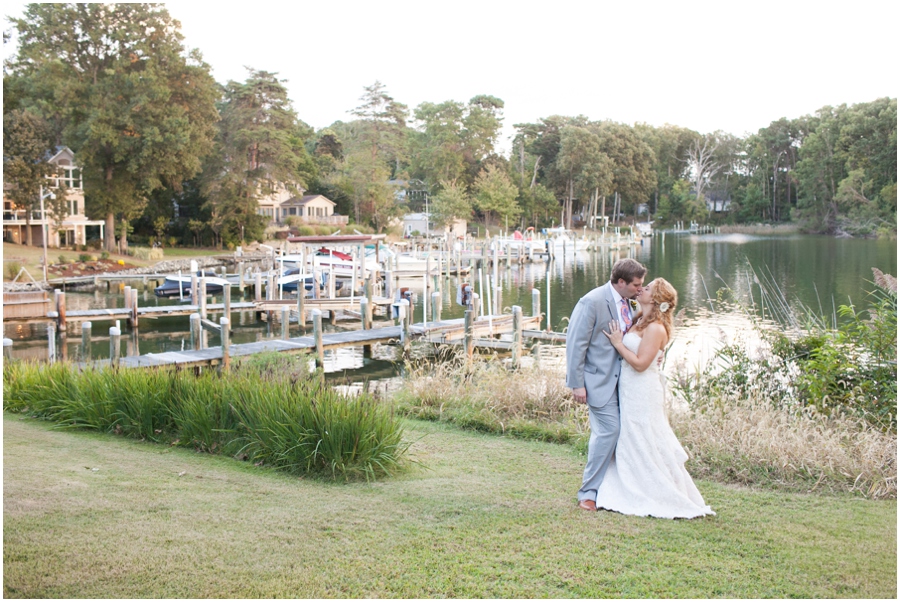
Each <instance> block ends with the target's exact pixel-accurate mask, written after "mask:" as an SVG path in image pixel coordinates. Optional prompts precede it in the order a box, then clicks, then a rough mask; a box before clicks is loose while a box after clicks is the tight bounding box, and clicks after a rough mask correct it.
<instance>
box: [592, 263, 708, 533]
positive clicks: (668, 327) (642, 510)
mask: <svg viewBox="0 0 900 602" xmlns="http://www.w3.org/2000/svg"><path fill="white" fill-rule="evenodd" d="M637 301H638V302H639V303H640V305H641V308H642V313H641V316H640V318H639V319H638V320H637V321H636V322H635V325H634V326H633V327H632V328H631V329H629V330H628V332H627V333H626V334H624V335H623V333H622V331H621V329H620V328H619V323H618V321H616V320H613V321H612V322H610V324H609V329H610V332H608V333H607V332H604V334H606V336H607V337H608V338H609V340H610V342H612V344H613V346H614V347H615V348H616V350H617V351H618V352H619V355H621V356H622V358H623V359H624V360H625V362H627V365H626V364H623V365H622V373H621V376H620V377H619V411H620V420H621V426H620V432H619V441H618V443H617V444H616V452H615V455H614V457H613V459H612V462H611V463H610V465H609V468H608V469H607V471H606V476H605V477H604V479H603V483H602V484H601V485H600V488H599V489H598V490H597V508H605V509H607V510H614V511H616V512H621V513H622V514H632V515H636V516H655V517H658V518H695V517H697V516H703V515H707V514H715V512H713V511H712V509H711V508H710V507H709V506H707V505H706V504H705V502H704V501H703V497H702V496H701V495H700V492H699V491H698V490H697V487H696V485H694V481H693V480H691V476H690V475H689V474H688V472H687V470H685V468H684V462H685V460H687V458H688V456H687V454H686V453H685V451H684V449H682V447H681V444H680V443H678V439H677V438H676V437H675V433H674V432H672V428H671V427H670V426H669V421H668V420H667V419H666V415H665V409H664V408H663V393H664V391H663V385H662V382H661V381H660V377H659V372H658V362H657V360H658V359H659V357H660V354H661V353H663V349H665V347H666V344H667V343H668V342H669V339H670V337H671V334H672V314H673V313H674V311H675V304H676V303H677V301H678V293H677V292H676V291H675V288H674V287H673V286H672V285H671V284H669V282H667V281H666V280H664V279H663V278H657V279H656V280H654V281H653V282H651V283H650V284H649V285H648V286H646V287H644V288H643V290H642V291H641V294H640V295H639V296H638V298H637Z"/></svg>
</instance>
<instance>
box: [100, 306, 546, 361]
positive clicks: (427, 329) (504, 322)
mask: <svg viewBox="0 0 900 602" xmlns="http://www.w3.org/2000/svg"><path fill="white" fill-rule="evenodd" d="M512 319H513V318H512V316H487V317H482V318H480V319H478V320H476V321H475V322H474V325H473V326H474V327H473V332H474V334H475V336H476V337H477V339H476V341H475V345H476V346H477V347H485V348H493V349H496V350H502V351H510V350H512V347H513V343H512V342H507V341H497V340H495V339H492V338H485V337H492V336H495V335H498V334H504V333H509V332H510V331H511V329H512ZM540 321H541V318H540V316H533V317H525V318H523V320H522V323H523V326H535V325H538V324H540ZM409 333H410V338H411V339H413V340H416V339H418V340H424V341H428V342H431V343H433V344H437V345H440V344H460V343H461V342H462V341H463V339H464V337H465V320H464V319H463V318H457V319H453V320H441V321H439V322H427V323H424V324H413V325H410V327H409ZM524 333H525V335H526V336H541V335H543V334H544V333H541V332H540V331H535V330H525V331H524ZM556 334H558V333H556ZM402 336H403V328H402V326H384V327H381V328H372V329H369V330H352V331H346V332H332V333H327V334H323V335H322V349H323V350H328V349H338V348H341V347H361V346H369V345H376V344H398V343H399V342H400V340H401V338H402ZM315 350H316V340H315V337H313V336H302V337H293V338H288V339H270V340H267V341H259V342H254V343H242V344H235V345H229V346H228V355H229V357H230V358H236V357H242V356H247V355H253V354H256V353H263V352H272V351H274V352H284V353H307V352H313V351H315ZM223 357H224V356H223V349H222V347H221V346H219V347H210V348H208V349H200V350H187V351H167V352H163V353H148V354H146V355H138V356H131V357H123V358H120V359H119V360H118V361H119V366H120V367H125V368H141V367H151V366H179V367H185V368H194V367H203V366H218V365H220V364H221V363H222V362H223ZM96 363H97V364H101V365H106V364H108V363H109V360H106V361H99V362H96Z"/></svg>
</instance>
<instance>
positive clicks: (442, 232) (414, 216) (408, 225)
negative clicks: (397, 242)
mask: <svg viewBox="0 0 900 602" xmlns="http://www.w3.org/2000/svg"><path fill="white" fill-rule="evenodd" d="M430 218H431V215H430V214H428V213H409V214H407V215H404V216H403V237H404V238H409V237H410V236H415V234H413V233H414V232H417V233H418V235H419V236H446V235H449V236H450V237H451V238H455V237H461V236H465V235H466V227H467V225H468V224H467V222H466V220H463V219H457V220H454V221H453V223H452V224H451V225H449V226H445V227H444V228H443V229H438V228H435V224H434V222H433V221H430Z"/></svg>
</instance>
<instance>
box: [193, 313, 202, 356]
mask: <svg viewBox="0 0 900 602" xmlns="http://www.w3.org/2000/svg"><path fill="white" fill-rule="evenodd" d="M200 329H201V326H200V314H191V347H192V348H193V349H194V351H199V349H200Z"/></svg>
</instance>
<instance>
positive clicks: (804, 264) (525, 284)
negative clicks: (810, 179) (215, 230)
mask: <svg viewBox="0 0 900 602" xmlns="http://www.w3.org/2000/svg"><path fill="white" fill-rule="evenodd" d="M628 256H631V257H634V258H635V259H637V260H638V261H640V262H642V263H644V264H645V265H646V266H647V267H648V270H649V273H648V280H649V279H652V278H654V277H657V276H663V277H665V278H666V279H667V280H669V281H670V282H671V283H672V284H673V285H674V286H675V287H676V288H677V289H678V292H679V312H680V313H679V320H678V322H677V325H678V328H677V330H676V334H675V339H674V341H673V347H672V350H671V351H670V353H669V360H667V365H666V370H667V371H671V370H673V369H675V367H676V366H678V365H679V364H687V365H688V366H699V365H702V364H703V363H704V362H705V361H707V359H708V358H709V357H710V356H711V354H712V353H714V351H715V349H716V348H717V346H718V345H720V344H721V342H722V341H730V340H733V339H734V338H735V337H741V336H743V337H752V336H753V332H752V328H751V326H752V322H751V319H750V318H748V317H747V316H745V315H744V314H743V313H741V312H739V311H736V310H735V309H734V308H733V306H730V305H726V304H723V303H719V302H717V301H716V292H717V291H718V290H719V289H721V288H723V287H728V288H730V289H731V290H732V291H733V292H734V294H735V296H737V297H738V298H739V299H741V300H743V301H745V302H749V301H751V300H752V301H755V302H757V303H758V302H759V300H760V285H759V284H758V283H757V281H756V280H755V279H754V273H755V274H756V275H757V277H758V279H759V280H762V281H763V284H764V285H766V286H765V288H767V289H770V290H772V289H773V288H777V289H779V290H780V291H781V293H782V294H783V296H784V298H785V299H786V300H787V301H788V302H789V304H790V306H791V307H792V309H793V311H795V312H797V313H802V311H803V309H802V307H803V306H806V307H807V308H811V309H812V310H813V312H814V313H816V314H817V315H821V316H829V317H830V316H831V314H832V312H833V309H834V307H836V306H838V305H841V304H848V303H850V302H851V301H852V302H853V303H854V304H856V305H857V306H863V305H865V303H866V297H867V295H866V291H868V290H871V288H872V285H871V284H869V281H871V280H872V279H873V276H872V271H871V268H872V267H877V268H878V269H880V270H882V271H883V272H885V273H888V274H893V275H896V274H897V243H896V241H884V240H856V239H835V238H830V237H818V236H805V235H794V236H752V235H741V234H730V235H697V236H694V235H672V234H668V235H665V236H663V235H657V236H655V237H653V238H652V239H646V240H645V241H644V244H643V245H641V246H636V247H633V248H631V249H629V250H627V251H626V250H621V251H601V252H596V253H594V252H591V253H579V254H577V255H574V256H573V255H571V254H570V255H569V256H567V257H565V258H558V259H557V260H556V261H554V262H551V263H546V264H541V263H536V264H525V265H521V266H517V265H513V266H511V267H510V268H508V269H507V268H506V267H505V265H503V266H501V267H500V269H499V270H498V271H497V280H498V283H499V285H500V286H501V289H502V297H501V299H502V306H503V307H504V308H506V311H509V309H508V308H509V307H511V306H512V305H520V306H522V308H523V310H524V311H525V313H526V314H530V313H531V311H532V289H535V288H536V289H538V290H539V291H540V297H541V310H542V311H543V312H547V313H549V316H550V327H551V328H552V330H554V331H562V330H564V329H565V328H566V324H567V320H568V316H569V315H570V313H571V311H572V308H573V307H574V306H575V304H576V303H577V301H578V299H579V298H580V297H581V296H582V295H584V294H585V293H586V292H588V291H589V290H591V289H592V288H594V287H595V286H598V285H600V284H602V283H604V282H605V281H606V280H607V279H608V278H609V272H610V270H611V267H612V264H613V263H614V262H615V261H616V260H617V259H619V258H620V257H628ZM492 278H493V271H491V270H486V271H483V272H482V273H481V279H479V274H478V272H477V271H475V272H473V273H472V274H470V276H469V277H468V280H469V281H470V282H472V283H473V284H474V286H475V289H476V291H478V292H480V291H481V290H482V283H483V286H484V287H488V286H490V282H491V280H492ZM771 283H777V287H773V286H772V284H771ZM400 284H401V286H406V287H409V288H410V289H411V290H412V291H413V292H414V293H415V294H416V311H415V319H416V321H421V320H422V316H423V314H422V297H423V296H422V295H421V292H422V290H423V286H424V283H423V279H422V278H412V279H409V280H404V281H401V283H400ZM430 284H433V281H430ZM458 284H459V281H458V279H457V278H456V277H452V278H451V279H450V280H447V281H444V282H443V283H442V287H441V288H442V299H443V302H442V317H444V318H453V317H462V316H463V308H462V307H460V306H458V305H456V303H455V300H456V287H457V286H458ZM548 286H549V296H550V298H549V312H548V304H547V303H548V299H547V294H548V291H547V288H548ZM431 292H432V291H429V296H428V297H429V298H428V300H429V303H430V300H431V297H430V293H431ZM140 297H141V299H140V304H141V306H146V305H168V304H177V303H178V301H177V300H164V299H157V298H156V297H155V296H154V295H153V292H152V285H151V286H150V287H148V288H147V290H145V291H143V292H142V293H140ZM483 297H484V295H483ZM235 300H237V297H236V296H235ZM66 301H67V307H68V309H69V310H70V311H71V310H74V309H88V308H102V307H117V306H118V307H122V306H124V301H123V297H122V295H121V292H119V291H118V290H117V289H115V288H114V289H113V291H112V292H109V293H108V292H106V291H105V290H103V291H95V292H83V293H80V292H74V291H68V292H67V295H66ZM213 302H221V299H215V300H214V301H213ZM485 302H486V299H485ZM428 313H429V319H430V314H431V310H430V309H429V310H428ZM233 317H234V321H235V324H234V326H233V329H234V335H233V337H232V342H233V343H246V342H251V341H259V340H264V339H266V338H278V337H280V336H281V326H280V324H278V323H277V322H276V323H275V324H274V325H273V326H272V327H271V328H270V327H269V326H268V325H267V324H265V323H261V322H257V321H256V320H255V319H254V317H253V314H251V313H240V312H234V313H233ZM829 319H830V318H829ZM326 322H327V321H326ZM188 324H189V322H188V319H187V316H180V317H170V318H159V319H156V320H152V319H143V320H142V321H141V325H140V330H139V332H138V333H131V332H129V330H128V328H127V326H126V324H125V323H124V321H123V322H122V324H121V327H122V335H123V336H122V340H123V341H122V354H123V355H124V354H129V355H130V354H136V353H140V354H146V353H159V352H163V351H177V350H182V349H190V348H191V341H190V332H189V326H188ZM111 325H113V324H112V323H111V322H107V321H97V322H94V328H93V335H94V338H95V340H94V342H93V344H92V356H93V357H95V358H102V357H108V355H109V343H108V341H107V340H106V339H104V335H105V333H108V331H109V327H110V326H111ZM357 327H358V322H357V321H339V322H338V328H339V329H344V328H357ZM543 327H544V328H546V327H547V323H546V321H545V322H544V323H543ZM327 328H328V327H327ZM327 328H326V329H327ZM80 332H81V331H80V328H78V327H74V328H73V327H70V330H69V336H68V338H67V342H66V345H67V350H66V351H67V353H68V356H69V357H70V358H74V357H75V356H76V355H77V353H78V347H79V346H80V341H81V337H80ZM299 334H300V329H299V326H297V325H296V324H292V326H291V336H298V335H299ZM46 336H47V335H46V327H45V326H44V325H8V324H7V325H4V337H7V338H11V339H13V340H14V346H13V356H14V357H18V358H25V357H28V358H34V359H46V358H47V340H46ZM207 336H208V344H209V345H219V344H220V343H219V340H218V336H216V335H214V334H208V335H207ZM559 351H560V350H555V351H554V350H552V349H546V346H545V351H544V353H545V355H547V356H548V359H549V358H555V359H556V361H557V364H558V363H559V362H561V361H562V355H561V354H560V352H559ZM396 359H397V350H396V348H394V347H380V348H378V347H376V349H375V350H374V351H373V354H372V356H371V357H364V356H363V353H362V349H361V348H359V349H341V350H337V351H334V352H326V365H325V370H326V372H328V373H331V374H332V375H334V376H335V377H342V376H346V377H347V380H348V382H352V381H359V380H362V379H366V380H385V379H390V378H391V377H392V376H393V375H395V374H396V370H397V369H396V366H395V363H394V361H395V360H396ZM548 363H549V362H548ZM342 373H345V374H342Z"/></svg>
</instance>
